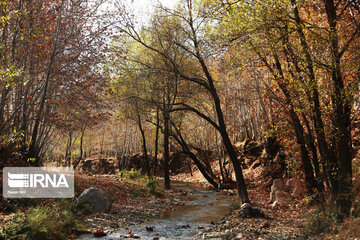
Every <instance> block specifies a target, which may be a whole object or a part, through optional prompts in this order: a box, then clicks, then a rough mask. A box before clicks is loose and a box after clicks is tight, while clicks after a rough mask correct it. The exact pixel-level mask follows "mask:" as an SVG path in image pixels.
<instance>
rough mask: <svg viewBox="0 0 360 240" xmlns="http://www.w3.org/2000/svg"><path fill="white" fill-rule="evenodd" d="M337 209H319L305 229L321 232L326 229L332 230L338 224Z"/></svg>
mask: <svg viewBox="0 0 360 240" xmlns="http://www.w3.org/2000/svg"><path fill="white" fill-rule="evenodd" d="M336 219H337V215H336V211H335V210H334V209H332V208H329V207H327V208H323V209H318V210H316V211H315V213H314V214H313V215H312V216H311V217H310V219H309V222H308V224H307V226H306V227H305V230H306V231H308V232H309V233H313V234H319V233H322V232H324V231H326V230H330V229H331V228H332V227H333V226H335V225H336Z"/></svg>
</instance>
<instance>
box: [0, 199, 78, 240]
mask: <svg viewBox="0 0 360 240" xmlns="http://www.w3.org/2000/svg"><path fill="white" fill-rule="evenodd" d="M81 230H84V227H83V225H82V223H81V214H79V212H78V210H77V209H76V207H75V202H74V201H72V200H68V199H62V200H57V201H51V202H48V203H46V204H40V205H38V206H36V207H32V208H30V209H28V210H27V211H25V212H16V213H15V214H14V220H13V221H11V222H8V223H7V224H5V226H4V227H3V229H2V231H1V232H0V239H1V238H2V239H9V240H15V239H19V240H21V239H37V240H50V239H52V240H58V239H67V238H68V237H69V236H70V235H71V234H75V233H76V232H78V231H81Z"/></svg>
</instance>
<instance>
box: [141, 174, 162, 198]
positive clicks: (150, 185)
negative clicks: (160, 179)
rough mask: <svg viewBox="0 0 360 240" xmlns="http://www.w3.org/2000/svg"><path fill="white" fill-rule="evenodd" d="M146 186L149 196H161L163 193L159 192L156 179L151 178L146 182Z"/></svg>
mask: <svg viewBox="0 0 360 240" xmlns="http://www.w3.org/2000/svg"><path fill="white" fill-rule="evenodd" d="M145 186H146V187H147V189H148V194H150V195H161V194H162V193H161V192H160V191H158V190H157V188H156V186H157V181H156V177H155V176H154V177H151V178H149V179H148V180H147V181H146V184H145Z"/></svg>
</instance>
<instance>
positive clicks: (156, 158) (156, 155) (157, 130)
mask: <svg viewBox="0 0 360 240" xmlns="http://www.w3.org/2000/svg"><path fill="white" fill-rule="evenodd" d="M159 129H160V116H159V107H157V108H156V131H155V150H154V152H155V153H154V175H155V176H156V172H157V167H158V151H159V150H158V148H159Z"/></svg>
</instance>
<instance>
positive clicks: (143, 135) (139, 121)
mask: <svg viewBox="0 0 360 240" xmlns="http://www.w3.org/2000/svg"><path fill="white" fill-rule="evenodd" d="M138 126H139V129H140V133H141V138H142V147H143V154H144V157H145V165H146V166H145V167H146V174H147V175H148V177H150V176H151V171H150V161H149V155H148V152H147V147H146V137H145V131H144V129H143V127H142V124H141V118H140V115H139V114H138Z"/></svg>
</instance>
